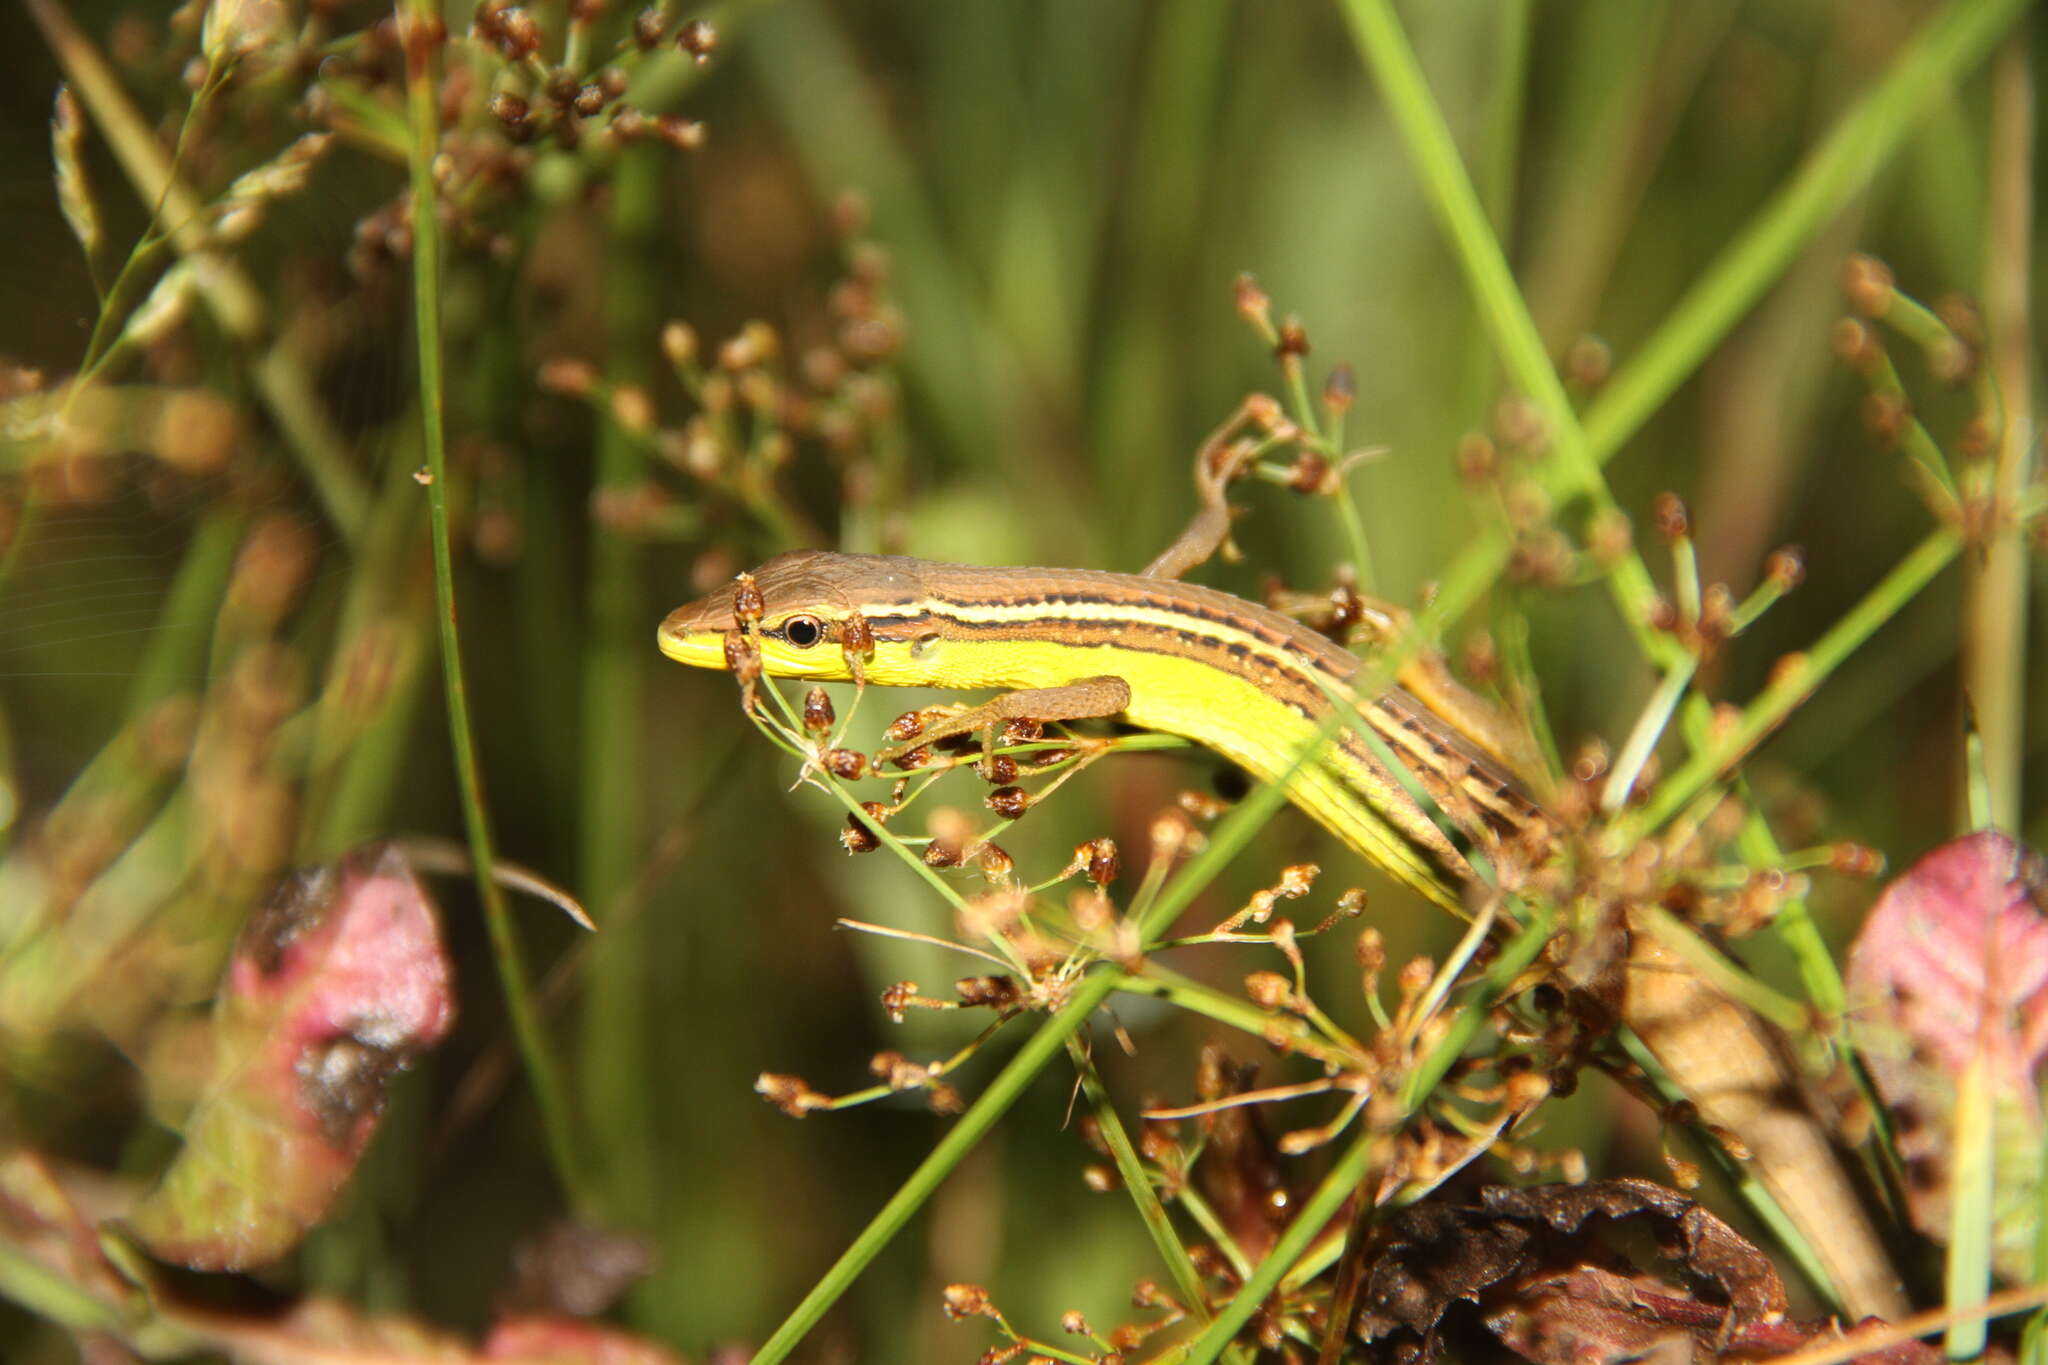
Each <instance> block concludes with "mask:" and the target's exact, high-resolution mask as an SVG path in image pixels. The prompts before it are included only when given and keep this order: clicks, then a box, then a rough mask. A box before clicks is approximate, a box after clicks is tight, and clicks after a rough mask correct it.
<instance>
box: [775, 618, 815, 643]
mask: <svg viewBox="0 0 2048 1365" xmlns="http://www.w3.org/2000/svg"><path fill="white" fill-rule="evenodd" d="M782 638H783V639H785V640H787V641H789V643H790V644H791V645H793V646H795V647H796V648H798V649H809V648H810V647H811V646H812V645H815V644H816V643H818V641H820V640H822V639H824V638H825V623H824V622H823V621H820V620H819V619H818V618H817V617H815V616H792V617H790V618H789V619H788V620H787V621H784V622H783V623H782Z"/></svg>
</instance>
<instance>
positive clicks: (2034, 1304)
mask: <svg viewBox="0 0 2048 1365" xmlns="http://www.w3.org/2000/svg"><path fill="white" fill-rule="evenodd" d="M2043 1304H2048V1285H2040V1284H2030V1285H2024V1286H2022V1287H2020V1288H2018V1289H2007V1290H2005V1291H2003V1292H2002V1293H1997V1294H1993V1295H1992V1296H1991V1297H1989V1298H1987V1299H1985V1300H1984V1301H1983V1302H1982V1303H1979V1304H1976V1305H1974V1306H1973V1307H1972V1308H1971V1309H1970V1310H1969V1311H1968V1312H1958V1311H1956V1310H1955V1309H1952V1308H1930V1309H1928V1310H1927V1311H1926V1312H1924V1313H1915V1314H1914V1315H1913V1316H1912V1317H1910V1318H1901V1319H1900V1320H1899V1321H1897V1322H1880V1323H1874V1324H1872V1325H1871V1326H1869V1327H1859V1328H1857V1329H1856V1330H1855V1331H1853V1332H1846V1333H1844V1334H1843V1335H1842V1336H1840V1337H1838V1338H1837V1339H1836V1340H1834V1341H1831V1342H1829V1343H1828V1344H1827V1345H1825V1346H1809V1347H1807V1348H1806V1349H1805V1350H1803V1351H1794V1352H1792V1353H1790V1354H1789V1355H1782V1356H1774V1357H1772V1359H1771V1365H1845V1362H1847V1361H1851V1360H1854V1359H1856V1358H1857V1357H1858V1356H1861V1355H1866V1354H1869V1355H1875V1354H1876V1353H1878V1352H1880V1351H1885V1350H1888V1349H1890V1348H1891V1347H1894V1346H1899V1345H1902V1344H1904V1343H1905V1342H1908V1341H1913V1340H1916V1339H1918V1338H1920V1337H1927V1336H1933V1335H1934V1334H1935V1333H1936V1332H1939V1331H1942V1330H1943V1329H1945V1328H1947V1327H1950V1326H1952V1325H1953V1324H1955V1323H1957V1322H1960V1321H1962V1320H1964V1319H1966V1318H1976V1319H1979V1320H1988V1319H1990V1318H2002V1317H2005V1316H2007V1315H2008V1314H2012V1313H2024V1312H2026V1311H2027V1310H2028V1309H2030V1308H2039V1307H2040V1306H2041V1305H2043Z"/></svg>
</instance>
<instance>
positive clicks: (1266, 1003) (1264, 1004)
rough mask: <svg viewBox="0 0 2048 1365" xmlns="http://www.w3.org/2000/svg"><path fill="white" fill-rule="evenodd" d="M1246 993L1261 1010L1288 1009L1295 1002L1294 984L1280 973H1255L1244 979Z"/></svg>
mask: <svg viewBox="0 0 2048 1365" xmlns="http://www.w3.org/2000/svg"><path fill="white" fill-rule="evenodd" d="M1244 993H1245V995H1246V997H1247V998H1248V999H1250V1000H1251V1002H1252V1003H1253V1004H1254V1005H1257V1006H1258V1007H1259V1008H1260V1009H1267V1010H1278V1009H1286V1008H1289V1006H1290V1005H1291V1003H1292V1002H1293V1000H1294V983H1293V982H1292V981H1289V980H1288V979H1287V978H1286V977H1284V976H1282V975H1281V974H1280V973H1278V972H1253V973H1251V974H1250V975H1249V976H1247V977H1245V979H1244Z"/></svg>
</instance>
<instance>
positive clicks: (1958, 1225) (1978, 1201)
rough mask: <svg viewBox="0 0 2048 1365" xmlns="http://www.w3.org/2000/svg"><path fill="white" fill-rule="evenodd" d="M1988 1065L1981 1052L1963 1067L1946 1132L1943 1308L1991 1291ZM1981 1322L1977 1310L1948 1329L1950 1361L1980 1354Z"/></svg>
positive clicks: (1978, 1299)
mask: <svg viewBox="0 0 2048 1365" xmlns="http://www.w3.org/2000/svg"><path fill="white" fill-rule="evenodd" d="M1990 1070H1991V1068H1990V1063H1989V1061H1988V1060H1987V1059H1986V1058H1985V1057H1984V1056H1982V1055H1981V1054H1980V1055H1978V1056H1975V1057H1972V1058H1971V1059H1970V1061H1969V1062H1968V1063H1966V1064H1965V1065H1964V1067H1963V1074H1962V1075H1961V1077H1959V1078H1958V1079H1957V1082H1956V1111H1955V1118H1954V1120H1953V1122H1952V1126H1951V1128H1950V1130H1949V1141H1950V1143H1951V1144H1952V1145H1951V1147H1950V1160H1951V1161H1952V1162H1953V1163H1954V1164H1953V1166H1952V1170H1953V1172H1954V1174H1953V1176H1952V1177H1951V1178H1952V1180H1953V1182H1954V1192H1953V1195H1952V1201H1953V1202H1952V1203H1951V1205H1950V1208H1949V1239H1948V1266H1947V1276H1946V1278H1945V1280H1944V1282H1943V1289H1944V1290H1945V1292H1944V1293H1943V1295H1942V1302H1943V1304H1944V1306H1946V1307H1948V1308H1951V1309H1958V1310H1969V1309H1972V1308H1975V1307H1977V1306H1978V1305H1980V1304H1982V1303H1983V1302H1984V1299H1985V1297H1986V1296H1987V1295H1989V1294H1990V1292H1991V1220H1992V1202H1993V1197H1994V1195H1995V1193H1996V1188H1995V1183H1994V1182H1995V1180H1996V1175H1997V1171H1996V1166H1997V1163H1996V1148H1995V1145H1994V1138H1993V1127H1994V1124H1993V1122H1992V1086H1993V1084H1994V1082H1993V1080H1992V1078H1991V1074H1990ZM1984 1343H1985V1323H1984V1319H1983V1318H1982V1317H1981V1316H1978V1315H1977V1314H1974V1313H1971V1314H1969V1315H1968V1316H1965V1317H1963V1318H1962V1319H1961V1320H1960V1321H1958V1322H1957V1323H1956V1324H1955V1325H1954V1326H1952V1327H1950V1328H1949V1329H1948V1338H1947V1340H1946V1341H1945V1342H1944V1343H1943V1344H1944V1346H1945V1347H1946V1348H1947V1351H1948V1358H1949V1359H1950V1360H1975V1359H1976V1358H1977V1357H1978V1356H1981V1355H1983V1354H1984Z"/></svg>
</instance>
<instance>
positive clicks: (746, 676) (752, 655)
mask: <svg viewBox="0 0 2048 1365" xmlns="http://www.w3.org/2000/svg"><path fill="white" fill-rule="evenodd" d="M725 666H726V667H727V668H728V669H730V670H732V675H733V676H734V677H736V678H738V679H739V680H740V685H741V686H743V687H751V686H753V685H754V684H755V683H757V682H759V681H760V680H761V651H760V649H759V648H758V647H757V646H756V645H755V644H754V642H753V641H752V640H750V639H748V638H747V636H746V635H745V634H744V633H742V632H740V631H737V630H729V631H727V632H726V633H725Z"/></svg>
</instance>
